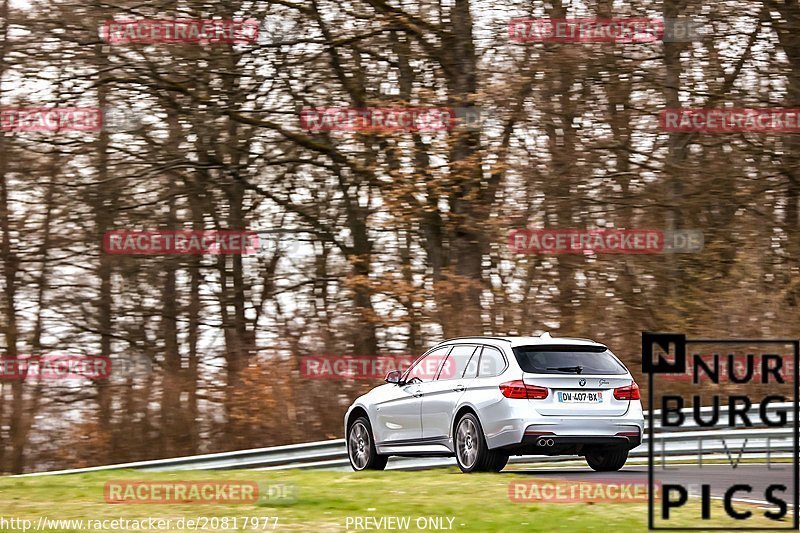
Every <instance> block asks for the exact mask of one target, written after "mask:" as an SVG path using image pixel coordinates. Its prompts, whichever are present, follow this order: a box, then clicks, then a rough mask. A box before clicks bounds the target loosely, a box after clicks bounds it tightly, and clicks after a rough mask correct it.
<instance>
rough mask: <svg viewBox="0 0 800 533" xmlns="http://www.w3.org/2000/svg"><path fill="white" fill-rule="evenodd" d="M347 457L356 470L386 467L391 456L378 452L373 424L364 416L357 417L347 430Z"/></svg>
mask: <svg viewBox="0 0 800 533" xmlns="http://www.w3.org/2000/svg"><path fill="white" fill-rule="evenodd" d="M347 457H348V458H349V459H350V466H352V467H353V470H355V471H360V470H383V469H384V468H386V462H387V461H388V460H389V457H388V456H386V455H379V454H378V451H377V450H376V449H375V441H374V439H373V438H372V426H371V425H370V423H369V420H368V419H367V418H366V417H364V416H361V417H359V418H357V419H356V420H355V421H354V422H353V423H352V424H351V425H350V429H349V430H348V431H347Z"/></svg>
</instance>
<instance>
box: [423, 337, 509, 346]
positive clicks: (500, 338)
mask: <svg viewBox="0 0 800 533" xmlns="http://www.w3.org/2000/svg"><path fill="white" fill-rule="evenodd" d="M459 339H495V340H498V341H506V342H511V341H510V340H509V339H507V338H505V337H495V336H492V335H468V336H466V337H452V338H450V339H445V340H443V341H441V342H439V343H438V344H443V343H445V342H450V341H457V340H459Z"/></svg>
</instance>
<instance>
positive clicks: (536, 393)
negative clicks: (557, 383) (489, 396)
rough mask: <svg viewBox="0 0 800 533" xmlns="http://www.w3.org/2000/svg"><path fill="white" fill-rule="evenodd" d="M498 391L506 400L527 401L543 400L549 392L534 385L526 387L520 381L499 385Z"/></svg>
mask: <svg viewBox="0 0 800 533" xmlns="http://www.w3.org/2000/svg"><path fill="white" fill-rule="evenodd" d="M500 391H501V392H502V393H503V396H505V397H506V398H517V399H523V400H524V399H528V400H544V399H545V398H547V395H548V394H550V391H549V390H548V389H546V388H545V387H537V386H536V385H528V384H526V383H525V382H524V381H522V380H521V379H518V380H516V381H507V382H506V383H502V384H501V385H500Z"/></svg>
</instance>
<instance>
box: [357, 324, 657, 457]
mask: <svg viewBox="0 0 800 533" xmlns="http://www.w3.org/2000/svg"><path fill="white" fill-rule="evenodd" d="M344 423H345V428H344V429H345V435H346V441H347V452H348V456H349V458H350V464H351V465H352V467H353V469H354V470H383V469H384V468H385V467H386V462H387V460H388V458H389V457H390V456H392V455H397V456H417V457H420V456H450V457H452V456H453V455H455V457H456V461H457V462H458V466H459V468H461V470H462V471H463V472H499V471H500V470H502V469H503V468H504V467H505V466H506V464H507V463H508V458H509V456H511V455H581V456H584V457H585V458H586V462H587V463H588V464H589V466H590V467H591V468H593V469H594V470H597V471H611V470H619V469H620V468H622V466H623V465H624V464H625V461H626V460H627V458H628V451H629V450H631V449H632V448H635V447H636V446H639V445H640V444H641V442H642V431H643V428H644V417H643V414H642V404H641V401H640V395H639V387H638V385H636V383H635V382H634V380H633V378H632V376H631V374H630V372H628V369H627V368H625V366H624V365H623V364H622V362H620V360H619V359H617V357H616V356H615V355H614V354H613V353H611V351H610V350H609V349H608V347H606V346H604V345H603V344H600V343H597V342H594V341H591V340H587V339H574V338H557V337H551V336H550V335H549V334H548V333H545V334H543V335H541V336H539V337H483V336H478V337H459V338H456V339H450V340H446V341H444V342H441V343H439V344H438V345H436V346H434V347H433V348H432V349H431V350H429V351H428V352H426V353H425V354H424V355H422V356H421V357H419V358H418V359H417V360H416V361H415V362H414V363H413V364H412V365H411V366H410V367H409V368H408V370H406V371H405V372H400V371H394V372H389V374H388V375H387V376H386V384H385V385H381V386H379V387H376V388H374V389H372V390H371V391H369V392H368V393H367V394H364V395H363V396H360V397H359V398H356V400H355V401H354V402H353V404H352V405H351V406H350V408H349V409H348V410H347V413H346V415H345V420H344Z"/></svg>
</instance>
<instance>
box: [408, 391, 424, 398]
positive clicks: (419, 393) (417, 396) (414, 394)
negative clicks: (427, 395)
mask: <svg viewBox="0 0 800 533" xmlns="http://www.w3.org/2000/svg"><path fill="white" fill-rule="evenodd" d="M411 396H413V397H414V398H419V397H420V396H422V391H416V392H412V393H411Z"/></svg>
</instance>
